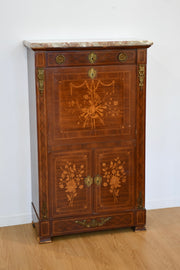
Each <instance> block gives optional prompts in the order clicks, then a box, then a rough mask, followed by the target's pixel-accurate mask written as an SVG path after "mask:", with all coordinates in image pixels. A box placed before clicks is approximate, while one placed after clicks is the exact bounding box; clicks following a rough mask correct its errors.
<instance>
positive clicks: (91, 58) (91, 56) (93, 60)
mask: <svg viewBox="0 0 180 270" xmlns="http://www.w3.org/2000/svg"><path fill="white" fill-rule="evenodd" d="M88 59H89V62H90V63H91V64H94V63H95V62H96V59H97V56H96V54H95V53H93V52H91V53H90V54H89V55H88Z"/></svg>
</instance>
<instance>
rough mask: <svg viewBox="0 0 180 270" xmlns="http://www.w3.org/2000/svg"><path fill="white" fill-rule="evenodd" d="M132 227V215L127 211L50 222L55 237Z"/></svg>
mask: <svg viewBox="0 0 180 270" xmlns="http://www.w3.org/2000/svg"><path fill="white" fill-rule="evenodd" d="M132 226H134V215H133V212H132V211H129V212H126V213H119V214H118V215H112V214H109V215H103V216H89V217H87V216H86V217H80V218H78V217H77V218H68V219H60V220H54V221H53V222H52V234H53V236H56V235H64V234H70V233H80V232H89V231H100V230H105V229H115V228H123V227H132Z"/></svg>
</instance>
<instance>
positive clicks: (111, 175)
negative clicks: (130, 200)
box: [102, 157, 127, 203]
mask: <svg viewBox="0 0 180 270" xmlns="http://www.w3.org/2000/svg"><path fill="white" fill-rule="evenodd" d="M102 176H103V186H104V187H107V188H108V189H109V192H110V193H112V196H113V198H114V202H115V203H117V202H118V198H119V192H120V188H121V187H122V185H123V184H124V183H126V181H127V175H126V171H125V161H121V160H120V158H119V157H117V158H114V159H113V160H111V161H110V162H103V163H102Z"/></svg>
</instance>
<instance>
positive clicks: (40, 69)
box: [37, 68, 44, 95]
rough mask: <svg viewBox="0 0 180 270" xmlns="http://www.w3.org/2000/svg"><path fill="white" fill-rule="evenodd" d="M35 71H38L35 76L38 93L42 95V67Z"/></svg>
mask: <svg viewBox="0 0 180 270" xmlns="http://www.w3.org/2000/svg"><path fill="white" fill-rule="evenodd" d="M37 72H38V74H37V77H38V83H39V93H40V95H42V94H43V92H44V69H43V68H38V70H37Z"/></svg>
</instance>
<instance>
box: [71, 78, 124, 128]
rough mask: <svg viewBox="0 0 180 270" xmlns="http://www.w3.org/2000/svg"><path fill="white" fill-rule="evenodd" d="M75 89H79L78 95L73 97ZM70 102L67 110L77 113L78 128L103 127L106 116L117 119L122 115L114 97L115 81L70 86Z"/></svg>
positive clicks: (97, 81) (96, 81)
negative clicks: (70, 109)
mask: <svg viewBox="0 0 180 270" xmlns="http://www.w3.org/2000/svg"><path fill="white" fill-rule="evenodd" d="M75 89H79V91H80V92H79V93H80V95H79V96H78V97H76V98H74V96H73V92H74V90H75ZM70 92H71V99H72V100H71V101H69V108H72V109H73V110H72V112H73V113H75V112H78V114H79V119H78V121H77V125H79V127H83V128H86V127H90V128H91V129H95V128H96V127H97V124H98V125H99V126H104V125H105V118H106V116H108V115H110V116H111V117H114V118H115V117H118V116H120V115H121V114H122V111H121V108H120V102H119V97H116V96H115V80H112V81H110V82H108V81H106V82H105V81H104V82H103V81H101V80H94V79H93V80H91V81H87V80H85V81H84V82H83V83H81V84H79V85H77V84H73V83H71V84H70Z"/></svg>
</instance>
